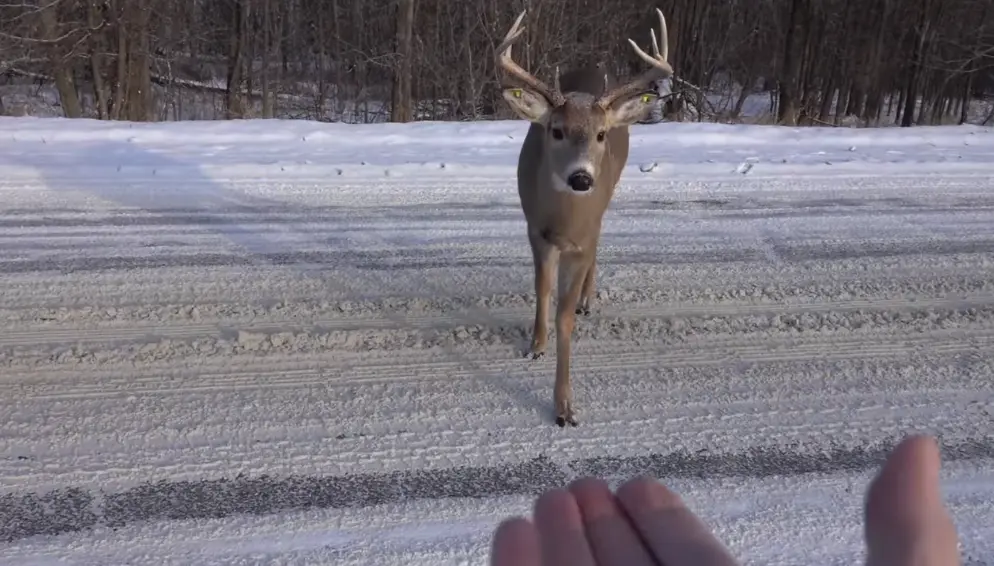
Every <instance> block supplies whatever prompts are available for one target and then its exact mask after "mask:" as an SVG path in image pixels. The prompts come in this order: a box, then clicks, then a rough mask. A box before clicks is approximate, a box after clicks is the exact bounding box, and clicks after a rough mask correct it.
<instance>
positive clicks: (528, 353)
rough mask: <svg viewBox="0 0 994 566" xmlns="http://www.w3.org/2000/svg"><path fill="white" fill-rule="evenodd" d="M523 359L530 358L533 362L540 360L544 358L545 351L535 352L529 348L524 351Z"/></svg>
mask: <svg viewBox="0 0 994 566" xmlns="http://www.w3.org/2000/svg"><path fill="white" fill-rule="evenodd" d="M524 357H525V358H531V359H533V360H541V359H542V358H544V357H545V350H536V349H534V348H529V349H528V350H526V351H525V354H524Z"/></svg>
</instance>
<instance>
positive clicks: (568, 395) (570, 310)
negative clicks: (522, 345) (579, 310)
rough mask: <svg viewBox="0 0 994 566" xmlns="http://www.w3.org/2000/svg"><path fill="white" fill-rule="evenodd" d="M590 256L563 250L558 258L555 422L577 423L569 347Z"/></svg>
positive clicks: (564, 424) (561, 423)
mask: <svg viewBox="0 0 994 566" xmlns="http://www.w3.org/2000/svg"><path fill="white" fill-rule="evenodd" d="M592 260H593V258H588V257H587V256H585V255H581V254H568V255H567V254H563V256H562V257H561V258H560V260H559V296H558V304H557V305H556V307H557V308H556V384H555V387H554V390H553V397H554V399H555V403H556V424H557V425H559V426H560V427H564V426H566V423H569V424H570V425H571V426H576V425H577V420H576V415H575V414H574V411H573V386H572V384H571V383H570V367H569V366H570V353H571V352H570V351H571V349H572V340H573V325H574V323H575V322H576V312H575V311H574V309H576V305H577V302H578V301H579V299H580V291H581V290H582V288H583V282H584V281H585V280H586V273H587V271H588V269H589V267H590V264H591V262H592Z"/></svg>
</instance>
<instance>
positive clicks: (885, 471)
mask: <svg viewBox="0 0 994 566" xmlns="http://www.w3.org/2000/svg"><path fill="white" fill-rule="evenodd" d="M940 465H941V457H940V454H939V447H938V445H937V444H936V442H935V440H933V439H931V438H929V437H927V436H911V437H908V438H906V439H905V440H903V441H902V442H901V443H900V444H898V446H897V447H896V448H895V449H894V450H893V452H891V454H890V456H888V458H887V462H886V463H885V464H884V466H883V468H882V469H881V470H880V473H879V474H878V475H877V477H876V478H874V480H873V482H872V483H871V484H870V489H869V491H868V492H867V498H866V517H865V518H866V523H865V536H866V546H867V564H868V565H869V566H878V565H888V566H910V565H912V564H913V565H916V566H917V565H921V566H933V565H934V566H939V565H942V566H956V565H958V564H959V563H960V559H959V551H958V548H957V546H958V545H957V535H956V528H955V526H954V525H953V522H952V519H951V518H950V516H949V512H948V511H947V510H946V506H945V504H944V503H943V501H942V494H941V490H940V486H939V468H940Z"/></svg>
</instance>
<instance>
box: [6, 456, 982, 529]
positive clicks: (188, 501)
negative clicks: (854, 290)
mask: <svg viewBox="0 0 994 566" xmlns="http://www.w3.org/2000/svg"><path fill="white" fill-rule="evenodd" d="M894 443H895V442H894V439H884V440H881V441H878V442H875V443H873V445H870V446H865V447H858V448H851V449H845V448H840V447H832V448H830V449H829V450H827V451H825V452H822V453H806V454H805V453H791V452H788V451H783V450H765V449H762V448H751V449H746V450H744V451H742V452H739V453H736V454H720V455H709V454H706V453H701V452H698V453H688V452H686V451H679V450H678V451H673V452H667V453H650V454H647V455H643V456H635V457H629V458H590V459H579V460H573V461H570V462H568V463H567V468H568V470H569V472H567V473H564V472H563V470H562V468H560V467H559V466H557V465H556V464H555V463H553V462H552V461H550V460H549V459H548V458H545V457H542V456H539V457H537V458H534V459H532V460H530V461H527V462H524V463H520V464H514V465H503V466H495V467H479V468H472V467H453V468H448V469H444V470H431V471H422V470H409V471H403V472H394V473H389V474H367V475H353V476H331V477H329V476H325V477H300V476H290V477H284V478H277V477H268V476H262V477H258V478H235V479H220V480H200V481H195V482H155V483H148V484H145V485H142V486H139V487H136V488H133V489H130V490H127V491H124V492H120V493H112V494H96V493H92V492H89V491H87V490H82V489H78V488H77V489H74V488H64V489H60V490H55V491H51V492H48V493H44V494H23V495H20V494H18V495H0V540H2V541H4V542H8V543H9V542H13V541H15V540H17V539H20V538H24V537H29V536H34V535H39V534H45V535H55V534H60V533H65V532H72V531H79V530H83V529H89V528H93V527H96V526H108V527H121V526H125V525H128V524H132V523H136V522H142V521H154V520H189V519H207V518H211V519H217V518H224V517H230V516H233V515H262V514H271V513H277V512H281V511H299V510H304V509H309V508H357V507H358V508H361V507H370V506H374V505H384V504H390V503H397V502H403V501H417V500H423V499H447V498H476V499H483V498H492V497H499V496H508V495H526V494H527V495H532V494H537V493H540V492H541V491H543V490H545V489H549V488H552V487H557V486H561V485H563V484H565V483H566V482H567V481H568V480H569V479H570V478H571V477H575V476H577V475H584V474H589V473H595V474H597V475H600V476H602V477H617V476H623V475H630V474H631V473H632V472H633V471H637V472H639V473H649V474H652V475H653V476H655V477H666V478H699V479H700V478H720V477H727V476H734V477H764V476H769V475H773V474H776V475H778V476H792V475H801V474H814V473H823V474H824V473H831V472H839V471H845V472H860V471H864V470H867V469H870V468H874V467H877V466H879V465H880V463H881V462H882V461H883V459H884V457H885V456H886V454H887V453H888V452H889V451H890V450H891V449H892V448H893V446H894ZM942 449H943V458H944V460H946V461H950V462H962V461H974V460H992V459H994V438H977V439H969V440H965V441H957V442H947V443H944V445H943V446H942Z"/></svg>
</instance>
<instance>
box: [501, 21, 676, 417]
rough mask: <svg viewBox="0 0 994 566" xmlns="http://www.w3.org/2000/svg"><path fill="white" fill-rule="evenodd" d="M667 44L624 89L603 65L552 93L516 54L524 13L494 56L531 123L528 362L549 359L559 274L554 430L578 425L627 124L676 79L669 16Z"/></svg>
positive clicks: (520, 178) (581, 71)
mask: <svg viewBox="0 0 994 566" xmlns="http://www.w3.org/2000/svg"><path fill="white" fill-rule="evenodd" d="M656 14H657V15H658V16H659V24H660V40H659V42H657V41H656V34H655V31H653V30H651V29H650V35H651V39H652V51H653V55H651V56H650V55H649V54H648V53H646V52H645V51H643V50H642V49H641V48H639V46H638V44H637V43H635V41H633V40H632V39H629V40H628V42H629V43H630V44H631V45H632V47H633V48H634V50H635V53H636V54H637V55H638V56H639V57H640V58H641V59H642V60H644V61H645V62H647V63H648V64H649V69H648V70H646V71H644V72H643V73H642V74H640V75H638V76H637V77H635V78H634V79H632V80H630V81H629V82H627V83H624V84H618V81H617V80H616V78H615V77H614V76H613V75H612V73H611V72H610V71H609V70H607V68H606V66H604V65H602V64H596V65H588V66H578V67H575V68H572V69H570V70H567V71H566V72H565V73H563V74H560V73H559V68H558V67H557V68H556V70H555V80H554V83H553V86H552V87H551V88H550V87H549V86H548V85H547V84H546V83H544V82H543V81H541V80H539V79H538V78H537V77H536V76H534V75H532V74H531V73H529V72H528V71H526V70H525V69H523V68H522V67H520V66H519V65H518V64H517V63H515V62H514V59H513V58H512V56H511V48H512V46H513V44H514V43H515V42H516V41H517V40H518V39H520V37H521V35H522V33H524V31H525V27H524V26H523V25H522V20H523V19H524V17H525V11H522V12H521V13H520V14H519V15H518V18H517V19H516V20H515V22H514V24H513V25H512V26H511V29H510V30H509V31H508V32H507V34H506V35H505V36H504V39H503V41H502V42H501V43H500V45H499V46H498V47H497V49H496V50H495V59H496V63H497V65H496V67H497V69H498V71H499V75H500V79H501V96H502V97H503V99H504V100H505V101H506V103H507V104H508V106H509V107H510V109H511V110H512V111H513V112H514V114H516V115H517V116H518V117H519V118H522V119H524V120H527V121H529V122H530V124H529V126H528V131H527V133H526V135H525V138H524V140H523V141H522V144H521V150H520V152H519V155H518V163H517V184H518V197H519V200H520V204H521V209H522V212H523V213H524V217H525V224H526V226H527V235H528V242H529V245H530V246H531V251H532V259H533V264H534V275H535V281H534V283H535V295H536V306H535V321H534V325H533V328H532V339H531V346H530V348H528V349H527V351H526V352H525V354H524V355H525V357H529V356H530V357H531V359H533V360H537V359H540V358H542V357H544V356H545V351H546V346H547V341H548V334H549V327H548V317H549V303H550V300H551V297H552V278H553V272H554V271H556V270H557V267H558V271H557V273H556V277H557V279H558V290H557V295H556V301H557V305H556V321H555V322H556V373H555V385H554V387H553V401H554V405H555V422H556V425H558V426H559V427H560V428H563V427H565V426H566V424H567V423H568V424H569V425H570V426H573V427H575V426H577V425H578V419H577V416H576V413H577V411H576V408H575V406H574V403H573V388H572V384H571V381H570V354H571V348H572V334H573V329H574V325H575V323H576V315H579V314H582V315H584V316H589V315H590V312H591V305H592V301H593V297H594V287H595V281H594V280H595V277H596V271H597V247H598V245H599V243H600V236H601V224H602V220H603V218H604V213H605V212H606V211H607V208H608V206H609V205H610V203H611V199H612V198H613V196H614V192H615V188H616V187H617V185H618V182H619V180H620V179H621V173H622V171H623V169H624V168H625V165H626V164H627V162H628V151H629V126H631V125H632V124H634V123H636V122H639V121H642V120H643V119H645V117H646V116H647V115H648V113H649V112H650V111H651V110H652V108H653V105H654V104H655V103H656V101H657V100H658V98H659V94H658V93H657V92H656V90H655V89H652V88H651V87H652V85H653V84H654V83H655V81H658V80H660V79H665V78H669V77H672V76H673V74H674V71H673V67H672V66H671V65H670V63H669V62H668V52H669V45H668V38H667V30H666V18H665V17H664V16H663V13H662V11H660V10H659V9H658V8H657V9H656Z"/></svg>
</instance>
